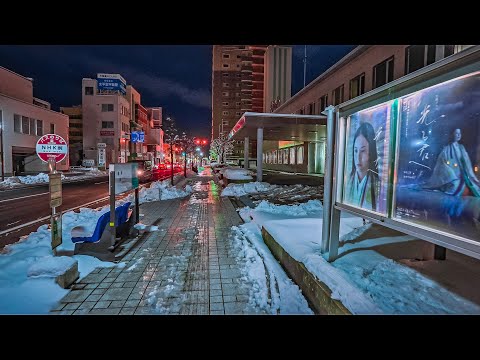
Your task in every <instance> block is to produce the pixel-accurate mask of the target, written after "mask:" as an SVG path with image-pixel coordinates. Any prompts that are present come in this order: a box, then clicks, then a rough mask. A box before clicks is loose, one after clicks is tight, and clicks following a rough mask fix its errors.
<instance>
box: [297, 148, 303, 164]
mask: <svg viewBox="0 0 480 360" xmlns="http://www.w3.org/2000/svg"><path fill="white" fill-rule="evenodd" d="M297 164H303V146H299V147H297Z"/></svg>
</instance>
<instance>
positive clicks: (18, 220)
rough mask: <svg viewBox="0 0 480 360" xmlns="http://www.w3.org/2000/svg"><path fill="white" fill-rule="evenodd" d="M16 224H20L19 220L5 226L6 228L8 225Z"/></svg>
mask: <svg viewBox="0 0 480 360" xmlns="http://www.w3.org/2000/svg"><path fill="white" fill-rule="evenodd" d="M17 222H20V220H17V221H14V222H12V223H10V224H7V226H8V225H13V224H16V223H17Z"/></svg>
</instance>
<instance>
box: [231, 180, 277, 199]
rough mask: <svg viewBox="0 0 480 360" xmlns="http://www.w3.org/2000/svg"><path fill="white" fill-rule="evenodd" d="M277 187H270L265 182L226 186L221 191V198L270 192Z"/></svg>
mask: <svg viewBox="0 0 480 360" xmlns="http://www.w3.org/2000/svg"><path fill="white" fill-rule="evenodd" d="M277 187H278V186H277V185H270V184H269V183H267V182H258V181H255V182H250V183H245V184H228V186H227V187H226V188H225V189H223V191H222V194H221V196H237V197H239V196H243V195H246V194H255V193H261V192H267V191H272V190H273V189H275V188H277Z"/></svg>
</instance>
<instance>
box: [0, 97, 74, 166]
mask: <svg viewBox="0 0 480 360" xmlns="http://www.w3.org/2000/svg"><path fill="white" fill-rule="evenodd" d="M0 109H1V110H2V113H3V141H4V144H3V150H4V152H5V154H4V159H5V167H4V169H5V173H6V174H7V175H12V173H13V171H14V169H13V161H12V147H14V146H15V147H21V148H24V149H25V150H26V151H30V150H31V152H32V156H30V157H29V158H27V159H26V161H25V172H26V173H34V172H38V171H47V170H48V166H47V164H46V163H44V162H42V161H41V160H40V159H39V158H38V157H37V155H36V153H35V147H36V144H37V141H38V139H40V137H41V136H40V135H39V136H37V135H27V134H20V133H16V132H15V131H14V114H18V115H21V116H26V117H28V118H33V119H36V120H37V119H38V120H42V121H43V134H48V133H50V124H54V126H55V133H56V134H57V135H60V136H61V137H63V138H64V139H65V141H67V143H68V141H69V140H68V116H67V115H64V114H61V113H59V112H56V111H52V110H47V109H45V108H43V107H39V106H36V105H33V104H30V103H27V102H23V101H19V100H16V99H13V98H11V97H7V96H3V95H0ZM27 162H28V163H27ZM68 168H69V161H68V156H67V157H66V158H65V160H64V161H62V162H61V163H59V164H57V169H59V170H63V171H66V170H68Z"/></svg>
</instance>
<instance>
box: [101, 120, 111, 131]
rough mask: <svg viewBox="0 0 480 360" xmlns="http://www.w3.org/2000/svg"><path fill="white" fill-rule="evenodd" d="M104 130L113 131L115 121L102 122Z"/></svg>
mask: <svg viewBox="0 0 480 360" xmlns="http://www.w3.org/2000/svg"><path fill="white" fill-rule="evenodd" d="M102 129H113V121H102Z"/></svg>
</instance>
